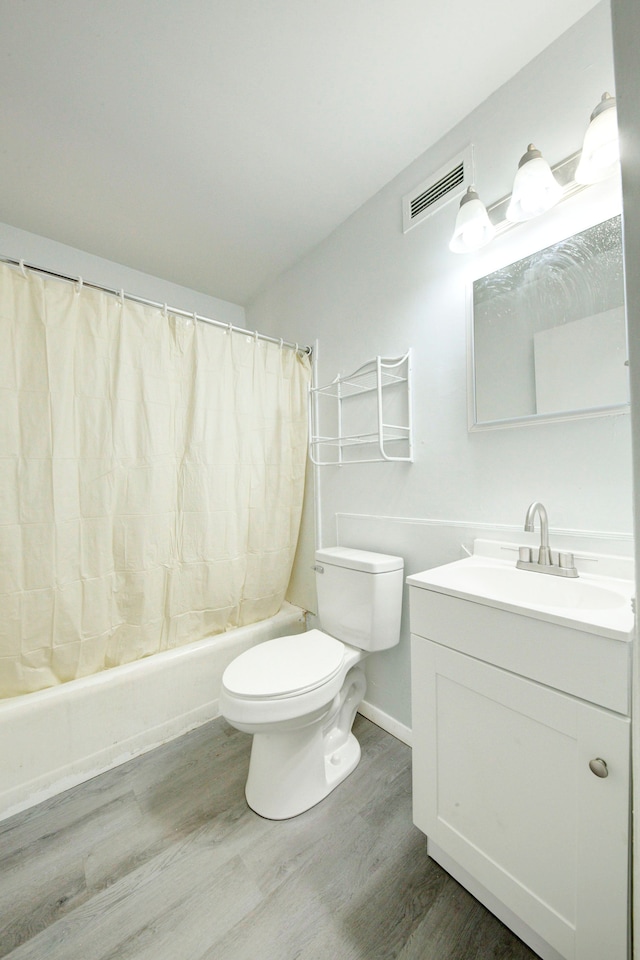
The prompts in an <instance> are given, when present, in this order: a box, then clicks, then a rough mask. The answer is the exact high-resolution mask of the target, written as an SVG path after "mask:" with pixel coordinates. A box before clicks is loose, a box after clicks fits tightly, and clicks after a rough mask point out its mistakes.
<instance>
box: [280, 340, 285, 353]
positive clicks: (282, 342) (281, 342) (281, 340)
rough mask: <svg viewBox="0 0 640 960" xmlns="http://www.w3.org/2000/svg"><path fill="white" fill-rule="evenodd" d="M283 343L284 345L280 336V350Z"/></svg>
mask: <svg viewBox="0 0 640 960" xmlns="http://www.w3.org/2000/svg"><path fill="white" fill-rule="evenodd" d="M283 345H284V340H283V339H282V337H280V349H281V350H282V347H283Z"/></svg>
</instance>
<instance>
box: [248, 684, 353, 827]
mask: <svg viewBox="0 0 640 960" xmlns="http://www.w3.org/2000/svg"><path fill="white" fill-rule="evenodd" d="M365 686H366V682H365V679H364V673H363V671H362V670H361V669H360V668H359V667H354V668H352V669H351V670H350V671H349V673H348V674H347V677H346V680H345V683H344V686H343V688H342V690H341V691H340V693H339V694H338V695H337V696H336V697H335V699H334V701H333V702H332V703H330V704H328V706H327V709H326V712H324V711H323V715H321V716H320V717H318V715H317V714H316V715H315V716H314V717H313V718H307V720H310V722H307V723H306V724H305V723H304V722H303V724H302V725H301V726H298V727H296V728H294V729H274V728H272V729H271V730H270V731H268V732H264V733H262V732H259V733H255V732H254V736H253V744H252V747H251V760H250V762H249V776H248V778H247V785H246V788H245V796H246V798H247V803H248V804H249V806H250V807H251V809H252V810H254V811H255V813H258V814H259V815H260V816H261V817H266V819H267V820H287V819H289V818H290V817H296V816H298V814H300V813H304V811H305V810H309V809H310V808H311V807H314V806H315V805H316V804H317V803H320V801H321V800H324V798H325V797H326V796H328V795H329V794H330V793H331V791H332V790H335V788H336V787H337V786H338V785H339V784H340V783H342V781H343V780H344V779H345V778H346V777H348V776H349V774H350V773H352V772H353V770H355V768H356V767H357V766H358V763H359V762H360V744H359V743H358V741H357V740H356V738H355V737H354V735H353V733H352V732H351V727H352V725H353V720H354V718H355V713H356V710H357V707H358V704H359V703H360V701H361V700H362V697H363V696H364V690H365Z"/></svg>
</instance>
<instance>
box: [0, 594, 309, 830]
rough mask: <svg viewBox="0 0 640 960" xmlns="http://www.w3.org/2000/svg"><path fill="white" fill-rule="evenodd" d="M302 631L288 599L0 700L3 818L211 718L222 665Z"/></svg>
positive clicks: (297, 611)
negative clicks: (264, 614)
mask: <svg viewBox="0 0 640 960" xmlns="http://www.w3.org/2000/svg"><path fill="white" fill-rule="evenodd" d="M304 630H305V617H304V612H303V611H302V610H300V608H299V607H294V606H292V605H291V604H289V603H285V604H284V605H283V607H282V609H281V610H280V612H279V613H277V614H276V615H275V617H271V618H270V619H269V620H263V621H262V622H261V623H255V624H252V625H251V626H249V627H239V628H238V629H237V630H230V631H229V632H227V633H224V634H221V635H219V636H214V637H207V638H205V639H204V640H199V641H198V642H197V643H190V644H187V645H186V646H184V647H178V648H176V649H175V650H167V651H166V652H165V653H158V654H156V655H155V656H152V657H147V658H145V659H144V660H138V661H136V662H135V663H128V664H125V665H124V666H121V667H113V668H112V669H111V670H105V671H104V672H103V673H97V674H95V675H93V676H91V677H85V678H83V679H81V680H72V681H70V682H69V683H64V684H61V685H60V686H58V687H52V688H51V689H49V690H40V691H38V692H37V693H28V694H26V695H24V696H21V697H14V698H13V699H11V700H1V701H0V820H2V819H4V818H5V817H9V816H11V815H12V814H14V813H18V812H19V811H20V810H24V809H26V808H27V807H30V806H33V805H34V804H36V803H40V801H41V800H45V799H47V797H51V796H53V795H54V794H56V793H60V792H61V791H62V790H66V789H68V788H69V787H72V786H75V784H77V783H82V782H83V781H84V780H89V779H90V778H91V777H94V776H96V774H98V773H103V772H104V771H105V770H109V769H110V768H111V767H115V766H117V765H118V764H120V763H124V762H125V761H126V760H130V759H131V757H135V756H138V755H139V754H141V753H145V752H146V751H147V750H151V749H153V748H154V747H157V746H159V745H160V744H162V743H166V742H167V741H168V740H171V739H173V738H174V737H179V736H180V735H181V734H183V733H186V732H187V731H188V730H192V729H193V728H194V727H197V726H199V725H200V724H202V723H205V722H206V721H207V720H212V719H213V718H214V717H217V716H218V715H219V709H218V695H219V691H220V681H221V679H222V674H223V671H224V669H225V667H226V666H227V664H228V663H230V662H231V660H233V658H234V657H236V656H238V654H239V653H242V652H243V651H244V650H247V649H248V648H249V647H252V646H254V645H255V644H256V643H260V642H261V641H263V640H270V639H272V638H273V637H280V636H284V635H285V634H290V633H303V632H304Z"/></svg>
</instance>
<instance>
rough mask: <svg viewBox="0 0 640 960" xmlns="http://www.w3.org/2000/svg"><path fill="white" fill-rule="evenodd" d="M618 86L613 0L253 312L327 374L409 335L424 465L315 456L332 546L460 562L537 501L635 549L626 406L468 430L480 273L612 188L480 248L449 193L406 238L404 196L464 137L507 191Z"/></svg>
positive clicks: (390, 680)
mask: <svg viewBox="0 0 640 960" xmlns="http://www.w3.org/2000/svg"><path fill="white" fill-rule="evenodd" d="M454 66H455V65H452V69H453V68H454ZM460 68H461V69H462V65H460ZM443 82H446V78H443ZM470 82H472V78H470ZM613 88H614V83H613V65H612V52H611V36H610V16H609V7H608V4H606V3H603V4H600V5H599V6H598V7H596V8H595V9H594V10H593V11H592V12H591V13H590V14H588V15H587V17H585V18H584V20H582V21H580V22H579V23H578V24H577V25H576V26H575V27H574V28H572V29H571V30H570V31H569V32H568V33H567V34H565V35H564V36H563V37H561V38H560V39H559V40H558V41H557V42H556V43H554V44H553V45H552V46H551V47H550V48H548V49H547V50H546V51H545V52H544V53H543V54H541V55H540V56H539V57H538V58H537V59H536V60H534V61H533V62H532V63H531V64H529V65H528V66H527V67H526V68H525V69H523V70H522V71H521V72H520V73H519V74H518V75H517V76H516V77H514V78H513V79H512V80H511V81H510V82H509V83H507V84H506V85H505V86H504V87H502V88H501V89H500V90H499V91H497V92H496V93H495V94H494V95H493V96H492V97H491V98H490V99H488V100H487V101H485V103H483V104H482V105H481V106H480V107H479V108H478V109H477V110H476V111H474V112H473V113H472V114H471V115H470V116H469V117H467V118H466V119H465V120H464V121H463V122H462V123H461V124H459V125H458V126H457V127H455V128H454V129H453V130H451V132H450V133H449V134H448V135H447V136H446V137H445V138H444V139H443V140H442V141H440V142H439V143H438V144H437V145H435V146H434V147H433V148H432V149H431V150H429V151H428V152H427V153H426V154H424V155H423V156H421V157H419V158H418V159H417V160H416V161H415V162H414V163H413V164H412V165H411V166H410V167H408V168H407V169H406V170H404V171H403V172H402V173H401V174H400V175H399V176H398V177H396V178H395V180H393V181H392V182H391V183H389V184H388V185H387V186H386V187H385V188H384V189H383V190H382V191H380V193H378V194H377V195H376V196H375V197H373V198H372V199H371V200H370V201H369V202H368V203H367V204H365V205H364V206H363V207H362V208H361V209H360V210H359V211H358V212H357V213H356V214H354V215H353V216H352V217H351V218H350V219H349V220H347V221H346V222H345V223H344V224H343V225H342V226H341V227H340V228H339V229H338V230H336V231H335V232H334V233H333V234H332V235H331V236H330V237H329V238H327V240H325V241H324V242H323V243H322V244H320V245H319V246H318V247H317V248H316V249H315V250H314V251H312V252H311V253H310V254H309V255H308V256H307V257H306V258H305V259H303V260H302V261H301V262H299V263H298V264H297V265H296V266H294V267H293V268H292V269H291V270H290V271H288V272H287V273H286V274H284V275H283V276H282V277H280V278H279V279H278V281H277V282H275V283H274V284H273V285H272V286H271V287H270V288H268V289H267V290H265V291H264V292H263V293H262V294H261V295H260V296H259V297H257V298H256V299H255V301H254V302H253V303H252V304H251V305H250V306H249V307H248V310H247V315H248V323H249V325H250V326H258V327H260V328H261V329H265V330H266V331H267V332H269V331H270V332H272V333H275V331H276V330H277V331H278V336H282V335H284V336H287V337H290V338H291V339H294V340H297V341H299V342H305V343H312V342H313V341H314V340H315V338H316V337H318V338H319V341H320V349H319V370H320V376H319V379H320V382H325V381H327V380H330V379H332V378H333V377H334V376H335V375H336V374H338V373H348V372H349V371H350V370H351V369H353V368H355V367H357V366H359V365H360V364H361V363H362V362H364V361H365V360H367V359H369V358H370V357H372V356H373V355H375V354H382V355H383V356H384V355H386V356H398V355H399V354H401V353H403V352H404V351H405V350H406V349H407V347H409V346H411V347H413V348H414V381H415V393H414V405H413V410H414V423H415V433H416V451H415V463H413V464H387V463H382V464H372V465H353V466H344V467H339V468H337V467H324V468H320V491H321V492H320V497H321V507H322V517H323V521H322V525H321V534H320V535H321V539H322V541H323V544H324V545H330V544H332V543H335V542H341V543H343V544H346V545H350V546H354V547H366V548H369V549H378V550H381V551H383V552H388V553H399V554H401V555H403V556H404V557H405V561H406V570H407V572H408V573H410V572H413V571H415V570H417V569H424V568H427V567H429V566H433V565H435V564H438V563H442V562H447V561H449V560H453V559H457V558H458V557H459V556H461V555H462V550H461V542H464V543H465V544H467V545H468V544H469V543H470V541H471V539H472V537H473V536H474V534H480V533H482V532H484V533H485V534H486V533H487V530H490V531H491V530H492V531H493V533H492V535H495V533H498V534H499V535H500V536H502V537H505V538H507V539H510V540H515V541H516V542H517V541H518V540H519V541H520V542H526V539H527V538H526V537H525V536H524V535H523V534H522V533H521V531H522V525H523V521H524V515H525V511H526V508H527V505H528V504H529V503H530V502H531V501H532V500H534V499H541V500H542V501H543V502H544V503H545V504H546V506H547V508H548V511H549V515H550V524H551V532H552V543H553V542H554V534H555V542H556V543H558V532H559V531H561V530H563V531H566V532H571V531H573V532H576V531H578V532H582V533H586V532H592V533H595V534H596V535H597V536H596V539H595V541H591V542H590V544H591V546H593V545H594V544H595V545H596V546H597V545H598V544H601V547H600V548H601V549H602V548H603V547H606V548H609V549H610V548H611V546H612V544H611V543H609V539H611V538H612V539H613V541H614V542H613V549H615V550H616V552H621V553H622V552H624V553H629V552H630V551H631V543H630V539H629V538H630V534H631V528H632V512H631V453H630V424H629V417H628V415H623V416H617V417H603V418H597V419H584V420H575V421H571V422H558V423H552V424H544V425H543V424H538V425H535V426H528V427H519V428H515V429H508V430H494V431H488V432H481V433H470V432H469V431H468V429H467V395H466V288H467V283H468V280H469V278H470V276H472V275H475V276H480V275H482V274H483V273H487V272H489V271H490V270H492V269H495V268H497V267H498V266H501V265H503V264H505V263H508V262H510V261H512V260H515V259H518V258H519V257H520V256H524V255H526V254H527V253H529V252H532V251H533V250H534V249H539V248H540V247H543V246H546V245H547V244H548V243H551V242H553V241H554V240H557V239H560V237H561V236H566V235H569V234H571V233H573V232H575V231H576V230H577V229H582V228H584V227H585V226H587V225H589V224H590V223H593V222H597V220H599V219H605V218H606V217H607V216H608V215H611V214H612V213H613V212H616V211H615V207H616V202H617V201H616V197H615V191H614V193H613V194H612V192H611V190H608V189H604V190H600V191H598V190H596V191H595V192H593V197H592V198H591V199H588V198H587V194H586V193H585V194H582V196H581V198H580V199H576V200H575V201H571V202H570V204H569V205H563V207H562V208H558V209H557V210H556V211H554V212H552V213H550V214H547V216H546V217H545V218H542V219H541V220H540V221H537V222H536V223H535V225H523V226H519V227H517V228H516V229H514V230H513V231H511V232H510V233H508V234H507V235H505V236H504V237H503V238H502V239H501V240H500V241H499V242H496V243H494V244H493V245H492V246H491V247H490V248H488V251H487V252H480V253H479V254H477V255H475V257H461V256H456V255H454V254H451V253H450V252H449V250H448V241H449V237H450V234H451V231H452V228H453V222H454V219H455V213H456V206H457V205H455V204H450V205H448V206H447V207H445V208H444V209H443V210H442V211H440V212H439V213H437V214H436V215H435V216H434V217H432V218H431V219H429V220H427V221H426V222H424V223H422V224H420V225H418V226H416V227H415V228H414V229H413V230H411V231H410V232H409V233H407V234H406V235H403V233H402V224H401V198H402V196H403V195H404V194H405V193H406V192H408V191H409V190H412V189H413V188H414V187H415V186H417V185H418V184H419V183H421V181H423V180H424V179H426V178H427V177H429V176H430V175H431V174H433V173H434V172H435V171H437V170H438V169H439V168H440V167H441V166H442V165H443V164H444V163H446V162H447V161H448V160H449V159H451V158H452V157H454V156H455V155H456V154H457V153H458V152H460V151H461V150H462V149H463V148H464V147H465V146H466V145H467V144H468V143H469V142H473V144H474V145H475V158H476V174H477V175H476V180H477V184H478V189H479V191H480V193H481V195H482V197H483V198H484V199H485V202H486V203H492V202H493V201H495V200H497V199H499V198H500V197H502V196H504V195H505V194H507V193H509V192H510V189H511V184H512V182H513V175H514V172H515V168H516V165H517V162H518V159H519V157H520V156H521V154H522V153H523V152H524V151H525V149H526V146H527V144H528V143H529V142H530V141H531V140H533V141H534V142H535V143H536V145H537V146H538V147H539V148H540V149H541V150H542V151H543V153H544V154H545V156H546V157H547V159H548V160H549V162H550V163H552V164H553V163H555V162H557V161H559V160H561V159H563V158H564V157H566V156H568V155H569V154H571V153H573V152H574V151H576V150H578V149H579V148H580V145H581V142H582V137H583V134H584V129H585V127H586V124H587V122H588V118H589V114H590V112H591V110H592V109H593V107H594V105H595V104H596V103H597V102H598V100H599V99H600V96H601V94H602V93H603V91H605V90H609V91H611V92H614V89H613ZM434 96H437V91H434ZM425 110H428V104H425ZM419 122H420V117H416V123H419ZM380 136H385V131H384V130H381V131H380ZM483 525H487V526H486V527H484V526H483ZM494 525H498V528H499V529H498V530H493V528H494ZM602 538H604V539H602ZM577 542H580V541H579V540H578V541H577ZM588 542H589V541H586V540H585V541H584V544H585V545H586V544H587V543H588ZM310 562H311V560H310V557H309V556H306V557H304V556H302V557H301V558H300V563H304V564H307V565H308V564H309V563H310ZM408 648H409V644H408V632H407V621H406V617H405V620H404V625H403V636H402V641H401V644H400V647H399V648H397V649H396V650H392V651H388V652H386V653H385V654H381V655H377V656H376V657H375V658H371V660H370V661H369V668H368V669H369V692H368V694H367V699H368V700H369V702H370V703H372V704H373V705H374V706H375V707H376V708H377V709H379V710H381V711H383V712H384V713H386V714H388V715H389V716H391V717H392V718H394V719H395V720H396V721H398V722H400V723H402V724H406V725H408V724H409V723H410V702H409V700H410V697H409V649H408Z"/></svg>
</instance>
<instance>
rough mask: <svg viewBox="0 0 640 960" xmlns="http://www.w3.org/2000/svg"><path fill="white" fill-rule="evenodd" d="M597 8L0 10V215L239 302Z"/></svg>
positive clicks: (82, 2) (120, 1) (491, 4)
mask: <svg viewBox="0 0 640 960" xmlns="http://www.w3.org/2000/svg"><path fill="white" fill-rule="evenodd" d="M593 6H595V0H536V3H531V0H482V2H478V0H456V2H455V3H454V2H448V3H447V2H442V0H441V2H439V3H434V2H433V0H56V2H51V0H0V13H1V21H0V22H2V31H1V33H0V109H1V111H2V125H1V127H0V131H1V140H0V220H2V221H5V222H6V223H9V224H12V225H13V226H16V227H20V228H22V229H24V230H28V231H31V232H33V233H37V234H41V235H43V236H46V237H51V238H53V239H55V240H59V241H61V242H62V243H66V244H70V245H71V246H74V247H78V248H80V249H82V250H85V251H88V252H91V253H94V254H97V255H99V256H101V257H105V258H107V259H110V260H114V261H116V262H119V263H125V264H127V265H128V266H130V267H133V268H136V269H138V270H142V271H145V272H147V273H150V274H153V275H156V276H160V277H163V278H165V279H168V280H172V281H174V282H176V283H180V284H184V285H185V286H188V287H192V288H194V289H196V290H200V291H203V292H205V293H209V294H211V295H213V296H217V297H221V298H223V299H226V300H231V301H233V302H235V303H241V304H245V303H247V302H248V301H250V300H251V298H252V297H253V296H255V294H256V293H257V292H258V291H259V290H260V289H261V288H263V287H264V286H265V285H266V284H268V283H269V282H270V280H272V279H273V278H274V277H275V276H277V275H278V274H279V273H280V272H282V271H283V270H285V269H286V268H287V267H289V266H290V265H291V264H292V263H294V262H295V261H296V260H298V259H299V258H300V257H301V256H303V255H304V254H305V253H306V252H307V251H308V250H310V249H311V248H312V247H314V246H315V245H316V244H317V243H318V242H319V241H320V240H322V239H323V238H324V237H325V236H327V235H328V234H329V233H330V232H331V231H332V230H333V229H334V228H335V227H336V226H337V225H338V224H340V223H341V222H342V221H343V220H345V219H346V218H347V217H348V216H349V215H350V214H351V213H353V212H354V211H355V210H356V209H357V208H358V207H359V206H361V204H362V203H364V202H365V201H366V200H367V199H368V198H369V197H371V196H372V195H373V194H374V193H375V192H376V191H378V190H379V189H380V188H381V187H382V186H383V185H384V184H385V183H387V182H388V181H389V180H390V179H391V178H392V177H393V176H395V175H396V174H397V173H399V172H400V170H402V169H403V168H404V167H405V166H406V165H407V164H408V163H410V162H411V161H412V160H414V159H415V158H416V157H417V156H419V155H420V154H421V153H422V152H423V151H424V150H425V149H427V148H428V147H429V146H430V145H431V144H433V143H435V142H436V141H437V140H438V139H440V137H441V136H442V135H443V134H444V133H446V131H447V130H449V129H450V128H451V127H452V126H454V125H455V124H456V123H457V122H458V121H459V120H461V119H462V118H463V117H464V116H466V115H467V114H468V113H469V112H470V111H471V110H472V109H473V108H474V107H475V106H477V105H478V104H479V103H480V102H482V100H484V99H485V98H486V97H487V96H488V95H489V94H490V93H491V92H493V91H494V90H495V89H497V88H498V87H499V86H500V85H501V84H502V83H504V82H505V81H506V80H507V79H509V77H511V76H513V74H514V73H516V72H517V70H518V69H520V67H522V66H523V65H524V64H525V63H527V62H528V61H529V60H531V59H532V58H533V57H534V56H535V55H536V54H537V53H539V52H540V51H541V50H543V49H544V47H546V46H547V45H548V44H549V43H551V42H552V41H553V40H554V39H555V38H556V37H557V36H559V35H560V34H561V33H562V32H564V31H565V30H566V29H567V28H568V27H569V26H571V24H572V23H574V22H575V21H576V20H577V19H579V18H580V17H581V16H582V15H584V14H585V13H586V12H587V11H588V10H589V9H590V8H591V7H593ZM0 252H4V253H6V254H9V255H11V254H15V253H16V251H0Z"/></svg>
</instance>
